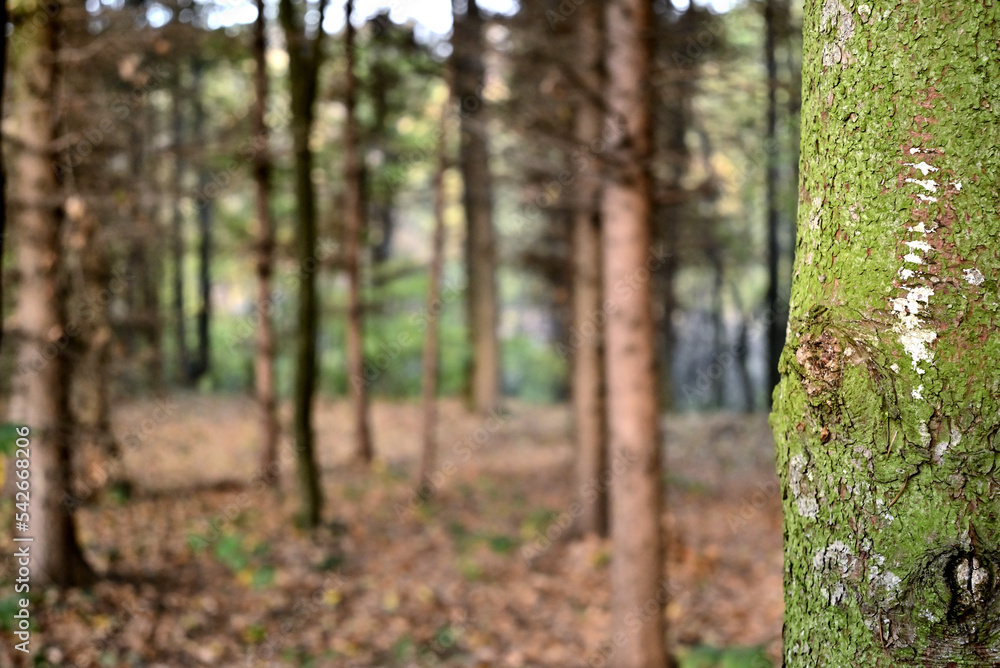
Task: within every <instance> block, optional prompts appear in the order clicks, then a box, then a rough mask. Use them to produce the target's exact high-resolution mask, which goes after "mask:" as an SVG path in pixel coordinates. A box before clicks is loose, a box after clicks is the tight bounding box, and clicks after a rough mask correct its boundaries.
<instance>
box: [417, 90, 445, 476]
mask: <svg viewBox="0 0 1000 668" xmlns="http://www.w3.org/2000/svg"><path fill="white" fill-rule="evenodd" d="M451 86H452V82H451V81H449V82H448V97H447V99H445V101H444V105H443V107H442V109H441V122H440V125H439V126H438V135H439V136H438V147H437V164H436V165H435V167H434V182H433V185H432V188H433V190H434V233H433V236H432V238H431V266H430V272H429V275H428V279H427V312H426V314H425V315H426V320H425V322H426V325H427V332H426V334H425V335H424V351H423V375H422V382H421V395H422V400H423V408H424V423H423V448H422V450H421V456H420V472H419V476H418V477H419V480H420V483H421V484H425V483H427V484H432V481H431V473H433V471H434V466H435V464H436V461H437V386H438V333H439V331H440V323H439V318H440V317H441V311H442V310H443V309H444V305H443V304H442V303H441V274H442V271H443V269H444V242H445V225H444V209H445V191H444V176H445V172H446V171H447V170H448V111H449V107H450V106H451V103H452V96H451Z"/></svg>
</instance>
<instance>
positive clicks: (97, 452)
mask: <svg viewBox="0 0 1000 668" xmlns="http://www.w3.org/2000/svg"><path fill="white" fill-rule="evenodd" d="M66 174H67V175H68V174H70V172H66ZM64 192H65V191H64ZM65 209H66V214H67V217H66V221H65V223H64V224H65V225H66V226H67V227H69V228H70V229H69V234H66V235H64V237H65V238H68V239H70V240H71V242H70V244H69V247H67V248H64V249H63V253H64V263H65V265H67V269H68V273H69V274H70V276H71V280H72V289H71V290H70V292H71V295H70V300H69V301H70V304H71V308H70V311H69V317H68V319H67V329H70V328H72V329H73V330H74V331H75V333H76V336H74V337H73V340H71V341H70V343H69V345H68V346H67V354H68V355H69V356H70V357H69V359H70V363H71V365H72V368H71V371H72V384H71V388H70V410H71V411H72V412H73V417H74V426H75V429H76V434H77V438H76V440H75V443H74V450H75V451H76V452H75V453H74V454H75V458H76V461H77V466H75V467H74V469H76V471H77V475H76V476H74V477H75V478H76V479H75V480H73V481H72V482H73V483H74V487H75V489H76V490H79V491H80V492H81V494H80V496H82V497H87V496H89V495H90V494H91V492H92V490H95V489H100V488H102V487H104V486H105V485H107V484H108V482H109V480H108V478H109V473H110V472H112V471H115V472H120V471H121V470H122V469H121V449H120V447H119V444H118V441H117V439H116V438H115V436H114V433H113V431H112V429H111V402H110V398H109V396H108V395H109V382H108V380H109V379H108V376H109V373H108V365H109V363H110V361H111V345H112V338H113V337H112V330H111V322H110V320H109V318H108V306H107V303H106V299H105V298H106V292H105V291H106V290H109V289H111V288H114V287H119V283H118V282H120V281H122V277H119V276H113V275H112V272H111V267H110V258H109V257H108V252H107V246H108V239H107V238H106V237H105V235H102V234H101V225H100V222H99V220H98V219H97V217H96V215H95V214H94V213H93V212H92V211H90V210H89V207H88V205H87V204H86V203H85V200H84V199H83V198H82V197H79V196H74V197H71V198H69V199H68V201H67V204H66V207H65ZM115 477H116V478H117V477H120V476H119V475H117V474H116V475H115ZM112 482H114V481H112Z"/></svg>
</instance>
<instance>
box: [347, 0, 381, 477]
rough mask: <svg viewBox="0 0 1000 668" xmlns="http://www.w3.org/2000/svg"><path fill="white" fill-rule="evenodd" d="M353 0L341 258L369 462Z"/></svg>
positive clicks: (358, 415)
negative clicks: (344, 273)
mask: <svg viewBox="0 0 1000 668" xmlns="http://www.w3.org/2000/svg"><path fill="white" fill-rule="evenodd" d="M353 12H354V0H347V4H346V6H345V15H346V17H347V23H346V26H345V28H344V50H345V53H346V57H347V72H346V77H345V85H344V106H345V108H346V111H347V118H346V120H345V123H344V154H345V155H344V161H345V163H344V172H345V173H344V182H345V192H344V208H345V225H344V236H345V239H344V260H345V264H346V265H347V283H348V289H347V366H348V377H349V378H350V379H351V401H352V403H353V404H354V456H355V457H356V458H357V459H358V460H359V461H361V462H364V463H366V464H367V463H369V462H371V460H372V457H373V456H374V452H373V449H372V436H371V427H370V426H369V421H368V384H367V383H366V382H365V351H364V344H365V341H364V313H363V309H362V305H361V234H362V227H363V225H364V217H365V212H364V209H363V208H362V201H361V187H362V184H361V159H360V156H359V155H358V153H359V151H358V126H357V118H356V106H357V79H356V77H355V73H354V63H355V60H356V55H357V54H356V53H355V45H354V41H355V40H354V37H355V31H354V25H353V24H352V23H351V14H352V13H353Z"/></svg>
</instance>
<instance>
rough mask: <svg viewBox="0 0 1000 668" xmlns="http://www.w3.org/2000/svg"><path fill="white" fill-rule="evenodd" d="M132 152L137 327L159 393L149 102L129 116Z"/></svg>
mask: <svg viewBox="0 0 1000 668" xmlns="http://www.w3.org/2000/svg"><path fill="white" fill-rule="evenodd" d="M130 120H131V123H130V127H129V133H130V135H131V137H130V142H129V146H130V152H131V160H132V175H133V180H132V192H131V193H130V198H131V201H130V202H129V208H128V218H129V222H130V224H131V229H132V238H131V240H130V241H131V244H132V253H133V254H132V257H133V258H134V261H135V269H134V273H133V274H132V275H133V276H134V281H133V284H132V285H130V287H131V288H133V292H134V293H135V300H134V301H135V303H136V304H137V310H136V312H135V315H137V316H138V319H137V324H138V327H137V329H140V330H141V331H142V332H143V334H144V335H145V336H144V338H145V340H146V343H147V344H148V345H149V350H147V351H144V354H143V356H142V359H143V367H144V368H148V369H149V375H150V381H151V385H152V386H153V388H154V390H155V391H156V392H160V391H162V381H163V356H162V350H161V342H162V326H161V318H160V292H159V285H160V279H161V278H162V277H161V276H160V266H161V263H160V259H159V256H160V254H159V249H158V248H157V242H158V240H159V230H157V229H156V228H155V224H154V223H153V215H152V212H151V211H150V209H149V208H148V205H147V202H146V199H147V198H146V192H145V188H146V183H147V180H148V179H150V178H152V175H151V174H150V173H149V170H148V169H147V164H148V161H147V159H146V146H147V145H148V144H149V143H150V142H151V140H152V137H154V136H155V135H156V133H155V128H153V127H151V116H150V105H148V104H146V103H145V102H143V103H141V104H140V106H139V109H138V110H137V111H136V113H135V114H133V115H132V116H131V118H130Z"/></svg>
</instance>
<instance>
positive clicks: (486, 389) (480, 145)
mask: <svg viewBox="0 0 1000 668" xmlns="http://www.w3.org/2000/svg"><path fill="white" fill-rule="evenodd" d="M455 4H456V5H457V2H456V3H455ZM465 4H466V11H465V13H464V15H462V14H459V13H458V11H457V10H456V11H455V27H454V30H453V33H452V43H453V48H454V53H453V56H452V57H453V58H454V59H455V94H456V97H457V103H458V105H459V112H460V114H461V122H460V124H461V134H462V141H461V146H460V148H459V167H460V169H461V172H462V181H463V183H464V195H463V198H462V204H463V207H464V209H465V218H466V240H465V261H466V268H467V273H468V286H467V288H466V297H467V311H468V312H467V318H468V324H469V336H470V343H471V347H472V361H471V364H472V368H471V375H470V382H469V390H470V398H471V400H472V406H473V408H474V409H475V410H476V411H478V412H480V413H484V414H485V413H488V412H489V411H490V410H493V409H494V408H495V407H496V406H497V404H498V403H499V402H500V346H499V342H498V340H497V290H496V242H495V240H494V231H493V182H492V181H493V177H492V175H491V173H490V164H489V160H490V152H489V145H488V142H487V127H486V123H487V115H486V110H485V109H484V105H485V101H484V100H483V96H482V88H483V79H484V76H485V69H484V66H483V59H482V57H483V51H484V50H485V48H486V46H485V40H484V37H483V19H482V16H481V15H480V14H479V7H478V6H477V4H476V0H466V3H465Z"/></svg>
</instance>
